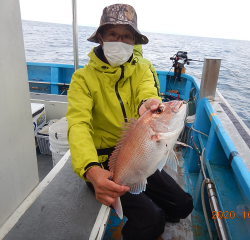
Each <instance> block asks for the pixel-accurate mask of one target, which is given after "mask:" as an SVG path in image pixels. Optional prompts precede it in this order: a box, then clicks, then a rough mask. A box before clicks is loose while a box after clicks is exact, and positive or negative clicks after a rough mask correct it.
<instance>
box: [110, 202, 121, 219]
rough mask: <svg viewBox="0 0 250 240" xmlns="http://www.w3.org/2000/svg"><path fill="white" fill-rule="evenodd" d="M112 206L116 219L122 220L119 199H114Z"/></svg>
mask: <svg viewBox="0 0 250 240" xmlns="http://www.w3.org/2000/svg"><path fill="white" fill-rule="evenodd" d="M112 205H113V207H114V209H115V211H116V213H117V215H118V217H119V218H120V219H123V210H122V204H121V200H120V197H118V198H116V199H115V201H114V203H113V204H112Z"/></svg>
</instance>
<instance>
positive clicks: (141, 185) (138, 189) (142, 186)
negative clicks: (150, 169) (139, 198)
mask: <svg viewBox="0 0 250 240" xmlns="http://www.w3.org/2000/svg"><path fill="white" fill-rule="evenodd" d="M146 184H147V179H145V181H143V182H140V183H138V184H135V185H133V186H132V187H130V191H129V192H130V193H132V194H139V193H141V192H142V191H145V190H146Z"/></svg>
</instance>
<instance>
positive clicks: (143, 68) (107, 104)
mask: <svg viewBox="0 0 250 240" xmlns="http://www.w3.org/2000/svg"><path fill="white" fill-rule="evenodd" d="M100 48H101V47H100V46H99V49H100ZM101 51H102V50H101ZM88 56H89V58H90V60H89V62H88V64H87V65H85V66H84V68H81V69H78V70H77V71H75V73H74V74H73V76H72V80H71V83H70V87H69V90H68V94H67V96H68V102H69V105H68V111H67V114H66V117H67V120H68V141H69V147H70V152H71V161H72V166H73V169H74V171H75V173H76V174H77V175H78V176H79V177H81V178H83V179H84V180H86V181H87V179H86V178H85V176H84V174H85V172H86V171H87V170H88V169H89V168H90V167H91V166H93V163H97V164H98V163H101V162H104V161H106V160H107V158H108V156H99V157H98V155H97V151H96V149H103V148H111V147H114V146H115V145H116V142H117V140H118V139H119V135H120V131H121V126H122V123H123V122H125V121H126V120H127V118H128V119H130V118H138V117H139V115H138V106H139V104H140V103H141V102H142V101H143V100H145V99H148V98H158V99H159V100H161V98H160V97H158V94H157V89H156V87H155V82H154V78H153V74H152V72H151V71H150V70H149V67H148V66H147V65H145V64H140V63H138V62H137V61H136V60H135V59H134V57H133V58H132V59H131V60H129V61H128V62H126V63H124V64H123V65H121V66H118V67H112V66H110V65H109V64H106V63H104V62H103V61H101V60H100V59H99V58H98V57H97V56H96V53H95V48H93V49H92V50H91V52H90V53H89V55H88ZM125 119H126V120H125Z"/></svg>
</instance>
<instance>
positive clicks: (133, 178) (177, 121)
mask: <svg viewBox="0 0 250 240" xmlns="http://www.w3.org/2000/svg"><path fill="white" fill-rule="evenodd" d="M185 116H186V104H183V102H181V101H170V102H165V103H162V104H160V105H159V107H158V109H157V110H154V111H152V110H148V111H146V112H145V113H144V114H143V115H142V116H141V117H140V118H139V119H137V120H135V119H133V120H130V121H129V123H126V124H125V125H124V127H123V131H122V132H123V134H122V136H121V139H120V140H119V141H118V143H117V146H116V149H115V151H114V152H113V153H112V156H111V157H110V161H109V168H110V171H111V172H113V173H114V175H113V179H112V180H113V181H114V182H115V183H118V184H120V185H126V186H129V187H130V192H131V193H133V194H139V193H141V192H142V191H145V189H146V184H147V178H148V177H149V176H151V175H152V174H153V173H154V172H155V171H156V170H157V169H159V170H160V171H161V170H162V168H163V167H164V165H165V164H167V166H169V167H171V168H173V169H175V170H176V169H177V162H176V159H175V157H174V156H175V154H174V152H173V147H174V145H175V143H176V141H177V138H178V136H179V134H180V132H181V131H182V129H183V127H184V120H185ZM113 206H114V208H115V210H116V212H117V214H118V216H119V217H120V218H122V217H123V212H122V207H121V203H120V199H119V198H118V199H116V201H115V203H114V204H113Z"/></svg>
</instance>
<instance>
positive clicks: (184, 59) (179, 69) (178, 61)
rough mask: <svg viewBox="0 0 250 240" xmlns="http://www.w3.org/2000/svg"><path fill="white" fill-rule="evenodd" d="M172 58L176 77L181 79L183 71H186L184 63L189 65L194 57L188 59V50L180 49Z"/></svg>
mask: <svg viewBox="0 0 250 240" xmlns="http://www.w3.org/2000/svg"><path fill="white" fill-rule="evenodd" d="M170 60H172V61H173V67H174V77H175V78H177V79H178V81H181V73H184V72H185V71H183V70H185V68H184V65H185V64H187V65H189V62H190V61H191V60H192V59H188V56H187V52H183V51H178V52H177V53H176V54H175V55H174V56H173V57H171V58H170Z"/></svg>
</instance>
